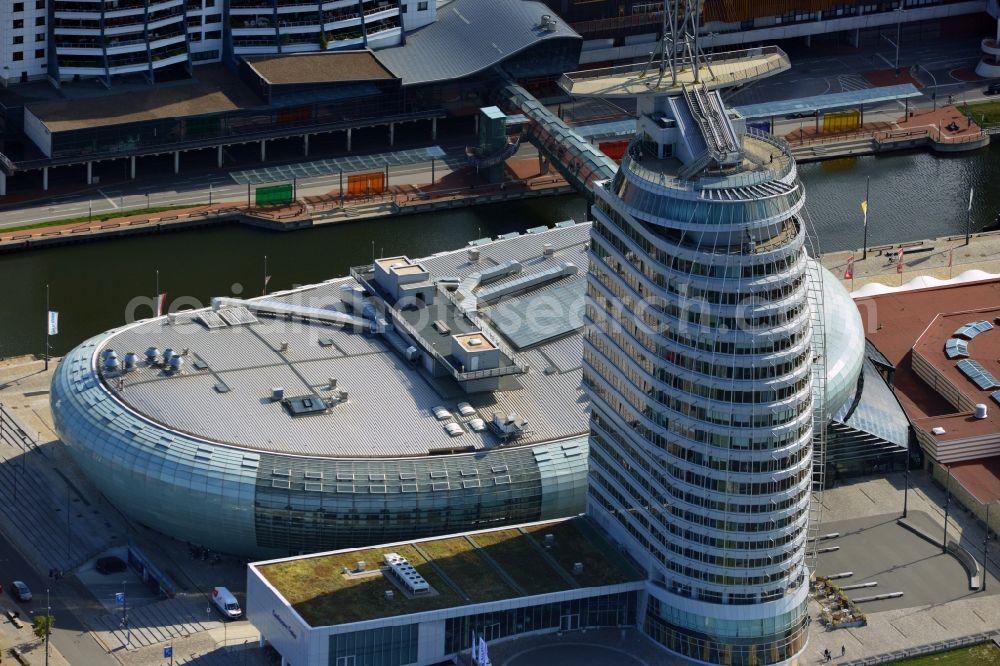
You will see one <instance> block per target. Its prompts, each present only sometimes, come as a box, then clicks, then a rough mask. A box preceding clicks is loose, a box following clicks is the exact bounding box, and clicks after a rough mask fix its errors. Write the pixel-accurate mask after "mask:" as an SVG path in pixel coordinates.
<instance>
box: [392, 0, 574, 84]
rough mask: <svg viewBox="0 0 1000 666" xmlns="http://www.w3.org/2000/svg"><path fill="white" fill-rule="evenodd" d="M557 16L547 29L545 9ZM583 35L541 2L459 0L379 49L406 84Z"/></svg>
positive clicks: (459, 73)
mask: <svg viewBox="0 0 1000 666" xmlns="http://www.w3.org/2000/svg"><path fill="white" fill-rule="evenodd" d="M546 14H547V15H549V16H550V17H552V19H553V20H554V21H555V29H554V30H551V31H550V30H545V29H542V27H541V25H540V21H541V18H542V16H543V15H546ZM559 38H571V39H581V37H580V35H578V34H577V33H576V32H575V31H574V30H573V29H572V28H570V27H569V26H568V25H567V24H566V23H565V22H564V21H563V20H562V19H560V18H559V17H558V16H556V15H555V13H554V12H553V11H552V10H551V9H549V8H548V7H546V6H545V5H543V4H542V3H540V2H532V1H530V0H454V2H451V3H449V4H447V5H445V6H443V7H442V8H440V9H439V10H438V14H437V21H435V22H434V23H432V24H430V25H428V26H426V27H424V28H421V29H419V30H415V31H414V32H412V33H409V34H407V35H406V43H405V44H401V45H399V46H392V47H389V48H385V49H381V50H378V51H376V52H375V57H377V58H378V59H379V60H380V61H381V62H382V64H383V65H385V66H386V67H388V68H389V70H390V71H391V72H392V73H393V74H395V75H396V76H397V77H398V78H400V79H402V80H403V85H413V84H419V83H432V82H435V81H447V80H452V79H461V78H464V77H466V76H471V75H473V74H476V73H478V72H481V71H483V70H485V69H489V68H490V67H493V66H494V65H497V64H498V63H500V62H503V61H504V60H506V59H507V58H509V57H511V56H512V55H516V54H517V53H520V52H521V51H524V50H525V49H527V48H528V47H530V46H533V45H535V44H537V43H539V42H542V41H547V40H552V39H559Z"/></svg>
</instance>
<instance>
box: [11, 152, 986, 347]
mask: <svg viewBox="0 0 1000 666" xmlns="http://www.w3.org/2000/svg"><path fill="white" fill-rule="evenodd" d="M800 168H801V173H802V179H803V181H804V182H805V185H806V191H807V211H808V214H809V216H810V220H811V223H812V226H813V228H814V230H815V232H816V236H817V239H818V244H819V247H820V249H821V250H822V251H834V250H844V249H850V248H859V247H861V244H862V234H863V225H862V216H861V209H860V202H861V200H862V199H863V198H864V193H865V182H866V180H867V179H868V178H870V179H871V196H870V205H869V210H868V213H869V215H868V225H869V229H868V231H869V246H877V245H880V244H888V243H898V242H904V241H909V240H918V239H923V238H930V237H936V236H943V235H948V234H955V233H962V232H964V230H965V224H966V207H967V204H968V197H969V187H970V186H972V187H974V188H975V191H976V195H975V200H974V205H973V211H972V218H971V219H972V228H973V230H976V229H982V228H984V227H985V226H987V225H989V224H993V222H994V218H995V216H996V214H997V213H998V212H1000V144H994V145H993V146H992V147H991V148H989V149H987V150H983V151H979V152H977V153H975V154H973V155H970V156H964V157H940V156H935V155H931V154H928V153H923V152H914V153H895V154H891V155H889V156H880V157H863V158H852V159H845V160H836V161H830V162H818V163H813V164H805V165H802V166H801V167H800ZM585 216H586V209H585V204H584V200H583V198H582V197H578V196H570V197H560V198H551V199H540V200H533V201H529V202H517V203H508V204H498V205H494V206H484V207H476V208H463V209H458V210H454V211H448V212H444V213H438V214H433V215H417V216H407V217H400V218H393V219H376V220H365V221H358V222H352V223H349V224H342V225H333V226H326V227H320V228H317V229H310V230H306V231H296V232H292V233H279V232H268V231H263V230H259V229H250V228H246V227H239V226H224V227H222V226H220V227H211V228H205V229H196V230H191V231H182V232H176V233H169V234H163V235H149V236H140V237H133V238H122V239H115V240H109V241H105V242H98V243H89V244H81V245H71V246H65V247H54V248H50V249H46V250H39V251H31V252H25V253H16V254H9V255H0V286H2V294H0V357H6V356H12V355H16V354H25V353H35V352H41V351H42V350H43V348H44V340H45V321H46V318H45V285H46V284H48V285H50V291H51V296H50V303H51V307H52V309H53V310H57V311H59V313H60V319H59V334H58V335H57V336H54V337H52V339H51V346H52V351H53V353H54V354H62V353H65V352H66V351H68V350H69V349H71V348H72V347H73V346H75V345H76V344H78V343H79V342H80V341H82V340H83V339H85V338H86V337H88V336H91V335H94V334H96V333H99V332H101V331H103V330H106V329H108V328H111V327H113V326H116V325H119V324H122V323H124V322H125V321H126V318H127V317H128V316H129V308H130V304H132V305H133V306H134V305H135V302H136V301H135V299H136V298H137V297H140V298H141V297H144V298H147V299H149V298H151V297H152V295H153V294H154V292H155V288H156V287H155V272H156V271H157V270H159V273H160V289H161V291H165V292H167V294H168V301H169V302H170V303H171V304H172V307H174V308H176V307H183V306H195V305H199V304H206V305H207V304H208V303H209V300H210V298H211V297H212V296H230V295H232V296H256V295H259V294H260V293H261V290H262V288H263V280H264V256H265V255H267V272H268V273H269V274H270V275H271V276H272V278H271V282H270V285H269V290H270V291H275V290H280V289H286V288H288V287H291V286H292V285H295V284H308V283H310V282H317V281H320V280H323V279H327V278H330V277H335V276H340V275H343V274H345V273H346V272H347V269H348V268H349V267H350V266H352V265H357V264H361V263H364V262H366V261H370V260H371V256H372V251H373V248H374V251H375V253H376V254H378V255H383V254H384V255H393V254H408V255H410V256H424V255H428V254H432V253H434V252H439V251H442V250H448V249H454V248H458V247H461V246H463V245H465V244H466V243H467V242H468V241H469V240H472V239H474V238H480V237H483V236H496V235H498V234H501V233H506V232H509V231H521V230H524V229H527V228H530V227H534V226H539V225H551V224H553V223H555V222H558V221H560V220H565V219H568V218H574V219H576V220H583V219H585ZM134 314H135V315H136V316H140V317H141V316H148V315H149V314H150V311H149V309H148V307H147V308H146V309H145V310H142V309H139V310H136V311H135V313H134Z"/></svg>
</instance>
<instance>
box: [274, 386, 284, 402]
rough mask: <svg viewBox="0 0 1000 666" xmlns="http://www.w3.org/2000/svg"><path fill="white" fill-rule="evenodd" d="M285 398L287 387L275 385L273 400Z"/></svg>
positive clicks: (277, 400) (278, 400)
mask: <svg viewBox="0 0 1000 666" xmlns="http://www.w3.org/2000/svg"><path fill="white" fill-rule="evenodd" d="M284 398H285V389H283V388H282V387H280V386H275V387H274V388H272V389H271V402H281V400H283V399H284Z"/></svg>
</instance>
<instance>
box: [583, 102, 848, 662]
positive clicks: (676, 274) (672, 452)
mask: <svg viewBox="0 0 1000 666" xmlns="http://www.w3.org/2000/svg"><path fill="white" fill-rule="evenodd" d="M639 112H640V116H639V121H638V130H637V138H636V140H635V141H634V142H633V143H632V144H631V146H630V147H629V150H628V153H627V154H626V156H625V158H624V160H623V162H622V165H621V168H620V170H619V171H618V173H617V175H616V176H615V178H614V179H613V180H611V181H607V182H605V183H603V184H601V185H600V186H598V187H596V188H595V195H596V203H595V205H594V207H593V216H594V218H595V221H594V225H593V234H592V245H591V264H590V275H589V280H588V288H587V296H588V300H587V311H586V314H587V319H588V323H589V324H590V326H589V328H588V332H587V336H586V340H585V347H584V385H585V387H586V389H587V392H588V394H589V395H590V398H591V404H592V419H591V452H590V486H589V499H588V502H589V504H588V511H589V513H590V514H591V515H592V516H594V517H595V519H596V520H597V521H598V522H599V523H600V524H601V526H602V527H604V528H605V529H607V530H608V531H609V532H610V533H611V534H612V535H614V537H615V538H616V539H618V540H620V541H621V542H622V543H623V544H624V545H626V547H627V549H628V551H629V552H630V553H631V554H632V555H633V557H635V558H636V559H637V560H639V561H640V562H641V563H642V564H643V565H644V566H645V567H646V569H647V572H648V576H649V581H648V585H647V595H648V598H647V601H646V605H645V614H644V617H642V618H641V619H640V623H641V626H642V627H643V629H644V631H645V632H646V633H647V634H648V635H649V636H650V637H652V638H653V639H654V640H656V641H657V642H659V643H661V644H662V645H664V646H665V647H667V648H668V649H670V650H672V651H674V652H677V653H680V654H683V655H685V656H687V657H690V658H692V659H696V660H698V661H702V662H708V663H717V664H733V665H739V666H749V665H751V664H774V663H781V662H785V661H787V660H789V659H791V658H793V657H794V656H795V655H796V654H797V653H798V652H799V651H800V650H801V649H802V648H803V647H804V645H805V640H806V639H805V635H806V634H805V626H806V625H805V623H806V599H807V594H808V587H809V586H808V576H809V572H808V570H807V566H806V539H807V535H806V528H807V523H808V518H809V501H810V488H811V484H812V464H813V431H814V416H815V415H814V411H815V410H823V406H822V404H821V400H822V397H823V396H822V393H821V392H820V391H821V390H822V385H823V384H825V383H826V382H825V381H824V382H818V383H817V382H816V381H815V378H814V372H813V370H814V368H818V367H823V368H825V367H826V365H827V364H833V365H837V363H838V361H837V360H831V359H827V360H826V364H822V365H821V366H820V365H819V364H818V359H820V358H822V356H823V354H824V353H825V352H824V350H823V349H822V347H821V346H820V345H818V344H816V343H817V342H818V338H817V339H816V340H814V336H815V335H816V334H815V331H814V326H813V321H814V316H816V314H818V313H815V312H814V311H815V310H816V305H814V304H818V303H819V302H820V299H819V298H818V297H816V294H817V293H818V292H821V291H822V276H821V274H820V272H819V270H818V269H816V268H811V267H810V264H811V260H810V259H809V257H808V256H807V254H806V248H805V245H804V243H805V237H806V229H805V223H804V220H803V214H802V213H803V211H802V208H803V205H804V203H805V192H804V190H803V187H802V183H801V182H800V180H799V178H798V174H797V170H796V166H795V162H794V160H793V159H792V156H791V154H790V151H789V149H788V147H787V146H786V145H785V144H784V143H783V142H782V141H780V140H777V139H775V138H773V137H771V136H769V135H765V134H761V133H758V132H756V131H754V130H751V129H747V128H746V127H745V123H743V121H742V119H741V118H739V117H738V116H737V115H735V114H732V113H731V112H728V111H727V110H725V107H724V106H723V105H722V102H721V98H720V97H718V93H716V92H711V91H706V90H704V89H698V87H697V86H695V87H694V89H693V90H692V89H688V90H686V91H685V93H684V95H683V96H682V95H681V94H680V91H679V90H678V92H677V94H675V95H674V96H669V95H657V96H648V97H640V98H639ZM840 291H843V290H842V289H841V290H840ZM845 296H846V294H845ZM847 303H850V299H849V298H848V299H847ZM855 314H856V313H855ZM819 316H822V315H819ZM854 319H856V320H857V322H856V323H857V329H856V331H855V330H852V329H851V327H850V326H848V327H847V330H846V332H845V335H846V336H854V335H855V333H856V332H860V320H859V318H857V317H855V318H854ZM848 322H850V323H852V324H853V323H855V322H854V321H853V320H852V319H851V318H848ZM851 342H852V344H851V345H846V346H845V345H840V349H841V351H842V352H843V354H844V355H843V361H844V362H843V363H842V364H841V365H840V367H838V368H837V370H838V374H837V377H836V378H834V381H831V382H830V384H831V388H833V389H834V391H835V393H836V394H838V395H839V394H843V396H844V397H846V395H847V393H848V391H849V389H850V388H851V386H852V385H853V383H854V381H855V380H856V378H857V374H858V372H859V371H860V358H861V356H860V352H861V351H862V350H861V344H863V343H861V342H857V341H854V340H852V341H851ZM855 342H857V344H854V343H855ZM852 346H853V347H858V349H857V350H856V351H857V353H855V350H853V349H851V347H852ZM852 375H853V376H852ZM825 379H826V377H824V380H825ZM841 385H843V386H842V387H841ZM817 388H819V389H820V391H817V390H816V389H817ZM833 397H835V396H833Z"/></svg>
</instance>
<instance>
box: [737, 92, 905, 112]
mask: <svg viewBox="0 0 1000 666" xmlns="http://www.w3.org/2000/svg"><path fill="white" fill-rule="evenodd" d="M922 94H923V93H921V92H920V91H919V90H917V89H916V87H915V86H914V85H913V84H912V83H904V84H901V85H898V86H883V87H881V88H863V89H861V90H848V91H847V92H839V93H830V94H827V95H812V96H811V97H798V98H796V99H785V100H780V101H777V102H762V103H760V104H748V105H746V106H737V107H736V110H737V111H739V113H740V115H742V116H743V117H744V118H769V117H771V116H786V115H789V114H792V113H811V112H813V111H834V110H836V109H851V108H855V107H859V106H861V105H862V104H879V103H881V102H893V101H896V100H901V99H910V98H911V97H920V96H921V95H922Z"/></svg>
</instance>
